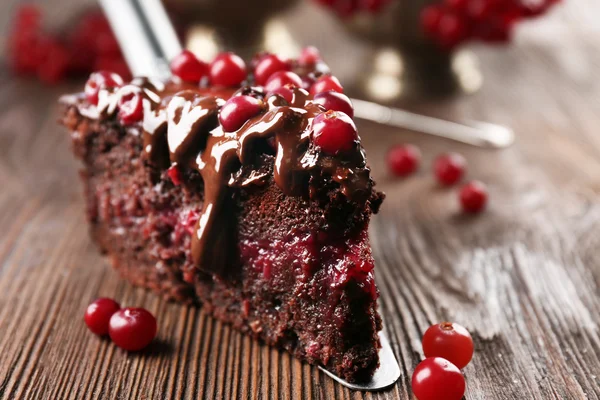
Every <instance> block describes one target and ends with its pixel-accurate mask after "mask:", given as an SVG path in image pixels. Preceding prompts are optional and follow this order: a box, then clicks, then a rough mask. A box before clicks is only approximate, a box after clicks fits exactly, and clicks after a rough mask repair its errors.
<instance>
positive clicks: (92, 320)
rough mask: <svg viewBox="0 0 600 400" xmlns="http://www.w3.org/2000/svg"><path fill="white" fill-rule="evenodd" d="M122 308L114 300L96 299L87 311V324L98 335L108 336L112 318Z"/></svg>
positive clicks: (85, 319)
mask: <svg viewBox="0 0 600 400" xmlns="http://www.w3.org/2000/svg"><path fill="white" fill-rule="evenodd" d="M120 308H121V306H120V305H119V303H117V302H116V301H114V300H113V299H108V298H105V297H102V298H99V299H96V300H95V301H94V302H93V303H92V304H90V305H89V306H88V307H87V309H86V310H85V316H84V321H85V324H86V325H87V326H88V328H89V329H90V331H92V332H94V333H95V334H96V335H106V334H107V333H108V322H109V321H110V317H112V315H113V314H114V313H116V312H117V311H119V309H120Z"/></svg>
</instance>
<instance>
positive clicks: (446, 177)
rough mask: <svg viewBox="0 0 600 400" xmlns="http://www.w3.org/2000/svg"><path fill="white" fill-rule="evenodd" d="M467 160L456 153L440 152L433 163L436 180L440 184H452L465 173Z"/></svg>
mask: <svg viewBox="0 0 600 400" xmlns="http://www.w3.org/2000/svg"><path fill="white" fill-rule="evenodd" d="M466 166H467V160H465V158H464V157H463V156H461V155H460V154H458V153H448V154H442V155H441V156H439V157H438V158H436V160H435V161H434V163H433V169H434V171H435V176H436V178H437V180H438V181H439V182H440V183H441V184H442V185H454V184H455V183H456V182H458V181H460V180H461V179H462V177H463V175H464V174H465V168H466Z"/></svg>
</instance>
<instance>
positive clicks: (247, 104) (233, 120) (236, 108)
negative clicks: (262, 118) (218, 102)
mask: <svg viewBox="0 0 600 400" xmlns="http://www.w3.org/2000/svg"><path fill="white" fill-rule="evenodd" d="M263 109H264V103H263V101H262V100H259V99H257V98H255V97H252V96H234V97H232V98H230V99H229V100H227V102H226V103H225V105H224V106H223V107H222V108H221V111H220V112H219V121H220V122H221V126H222V127H223V130H224V131H225V132H235V131H237V130H238V129H240V128H241V127H242V125H244V123H245V122H246V121H248V120H249V119H250V118H252V117H254V116H255V115H258V114H260V113H261V112H262V111H263Z"/></svg>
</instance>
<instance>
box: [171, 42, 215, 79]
mask: <svg viewBox="0 0 600 400" xmlns="http://www.w3.org/2000/svg"><path fill="white" fill-rule="evenodd" d="M171 72H172V73H173V75H175V76H177V77H179V78H180V79H181V80H183V81H186V82H200V80H201V79H202V78H204V77H205V76H207V75H208V64H206V63H205V62H202V61H200V60H198V58H196V56H195V55H194V53H192V52H191V51H189V50H184V51H182V52H181V54H179V55H178V56H177V57H175V58H174V59H173V61H171Z"/></svg>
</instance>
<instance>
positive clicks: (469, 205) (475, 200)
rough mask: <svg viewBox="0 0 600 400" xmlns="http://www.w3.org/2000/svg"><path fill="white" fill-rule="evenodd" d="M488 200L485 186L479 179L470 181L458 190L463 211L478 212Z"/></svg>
mask: <svg viewBox="0 0 600 400" xmlns="http://www.w3.org/2000/svg"><path fill="white" fill-rule="evenodd" d="M487 200H488V192H487V188H486V186H485V185H484V184H483V183H481V182H479V181H471V182H469V183H467V184H466V185H465V186H463V187H462V189H461V190H460V204H461V205H462V208H463V210H464V211H466V212H469V213H478V212H480V211H482V210H483V209H484V208H485V206H486V204H487Z"/></svg>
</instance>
